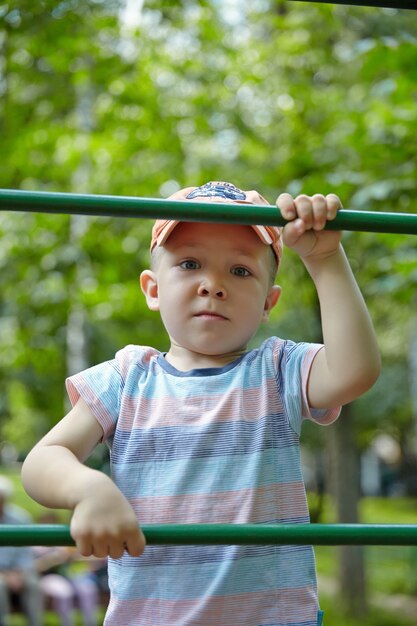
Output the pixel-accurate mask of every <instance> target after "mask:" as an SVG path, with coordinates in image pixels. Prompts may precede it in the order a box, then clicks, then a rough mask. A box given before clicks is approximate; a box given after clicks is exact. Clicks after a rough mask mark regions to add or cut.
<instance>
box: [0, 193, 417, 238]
mask: <svg viewBox="0 0 417 626" xmlns="http://www.w3.org/2000/svg"><path fill="white" fill-rule="evenodd" d="M0 211H29V212H35V213H58V214H74V215H90V216H106V217H109V216H110V217H132V218H151V219H155V218H163V219H177V220H182V221H185V222H224V223H231V224H265V225H271V226H272V225H276V226H284V224H286V221H285V220H284V219H283V217H282V216H281V214H280V212H279V211H278V209H277V207H276V206H274V205H264V204H259V205H257V204H234V203H219V202H211V203H210V202H194V201H192V202H191V201H189V200H184V201H179V200H165V199H161V198H132V197H127V196H107V195H89V194H72V193H58V192H49V191H21V190H17V189H0ZM326 229H328V230H351V231H368V232H375V233H393V234H402V235H407V234H408V235H417V215H415V214H412V213H383V212H377V211H346V210H342V211H339V213H338V215H337V217H336V219H335V220H333V221H331V222H327V224H326Z"/></svg>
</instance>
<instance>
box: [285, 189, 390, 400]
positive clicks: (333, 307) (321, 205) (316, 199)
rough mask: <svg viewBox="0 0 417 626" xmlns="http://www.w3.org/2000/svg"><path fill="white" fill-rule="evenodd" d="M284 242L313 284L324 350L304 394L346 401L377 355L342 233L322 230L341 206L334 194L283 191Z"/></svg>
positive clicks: (364, 383)
mask: <svg viewBox="0 0 417 626" xmlns="http://www.w3.org/2000/svg"><path fill="white" fill-rule="evenodd" d="M277 204H278V206H279V207H280V209H281V212H282V214H283V216H284V218H285V219H289V220H292V221H291V222H290V223H289V224H287V225H286V226H285V227H284V229H283V241H284V243H285V244H286V245H287V246H289V247H291V248H293V249H294V250H295V251H296V252H297V253H298V254H299V255H300V257H301V258H302V260H303V262H304V264H305V266H306V268H307V270H308V272H309V274H310V276H311V278H312V279H313V281H314V284H315V286H316V289H317V293H318V297H319V301H320V310H321V320H322V331H323V341H324V349H323V350H321V351H320V352H318V354H317V355H316V357H315V359H314V361H313V364H312V366H311V371H310V377H309V381H308V389H307V393H308V399H309V403H310V406H311V407H313V408H318V409H320V408H330V407H334V406H337V405H340V404H347V403H348V402H351V401H352V400H354V399H355V398H357V397H358V396H360V395H361V394H363V393H364V392H365V391H367V390H368V389H369V388H370V387H371V386H372V385H373V384H374V382H375V381H376V379H377V378H378V375H379V372H380V356H379V350H378V346H377V342H376V337H375V333H374V329H373V326H372V322H371V319H370V316H369V313H368V310H367V308H366V304H365V302H364V299H363V297H362V295H361V293H360V290H359V287H358V285H357V283H356V280H355V278H354V276H353V273H352V270H351V268H350V265H349V262H348V260H347V258H346V255H345V253H344V251H343V248H342V246H341V244H340V237H341V233H340V232H338V231H323V230H322V229H323V227H324V225H325V223H326V221H327V219H333V218H334V217H335V215H336V213H337V210H338V209H339V208H340V207H341V204H340V200H339V198H338V197H337V196H335V195H333V194H329V195H328V196H326V197H324V196H322V195H319V194H317V195H315V196H312V197H309V196H298V197H297V198H296V199H295V200H294V199H293V198H292V197H291V196H290V195H289V194H282V195H281V196H280V197H279V198H278V200H277Z"/></svg>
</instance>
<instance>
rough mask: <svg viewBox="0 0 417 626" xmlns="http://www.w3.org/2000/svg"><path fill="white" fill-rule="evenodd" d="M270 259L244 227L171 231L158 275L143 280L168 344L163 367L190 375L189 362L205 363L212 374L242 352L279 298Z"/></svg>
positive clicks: (181, 226)
mask: <svg viewBox="0 0 417 626" xmlns="http://www.w3.org/2000/svg"><path fill="white" fill-rule="evenodd" d="M271 254H272V251H271V249H270V248H269V246H267V245H265V244H264V243H262V242H261V241H260V239H259V238H258V236H257V235H256V233H255V232H254V231H253V230H252V228H250V227H249V226H235V225H229V224H206V223H185V222H183V223H181V224H179V225H178V226H177V227H176V228H175V230H174V231H173V233H172V234H171V235H170V237H169V239H168V240H167V241H166V243H165V244H164V247H163V248H162V249H160V250H158V260H157V264H156V267H155V270H154V271H150V270H147V271H145V272H143V273H142V275H141V286H142V290H143V291H144V293H145V295H146V298H147V303H148V306H149V308H150V309H151V310H155V311H160V314H161V317H162V321H163V323H164V325H165V328H166V329H167V332H168V334H169V337H170V340H171V349H170V351H169V352H168V355H167V358H168V360H171V362H173V364H174V365H175V366H176V367H177V368H179V369H181V365H182V364H183V366H184V369H189V366H190V363H192V362H193V355H194V357H195V358H194V360H195V361H196V362H197V361H201V358H200V357H201V356H206V357H209V358H208V359H207V362H208V363H210V364H212V365H213V366H215V365H216V364H218V365H222V364H225V363H227V362H230V361H232V360H234V359H235V358H236V356H237V355H239V354H241V353H242V352H244V351H245V350H246V346H247V343H248V341H249V340H250V338H251V337H252V336H253V334H254V333H255V332H256V330H257V328H258V326H259V324H260V323H261V322H262V321H266V320H267V319H268V315H269V311H270V310H271V308H272V307H273V306H274V305H275V304H276V302H277V300H278V297H279V294H280V288H279V287H278V286H276V285H274V286H271V284H270V265H271V261H270V255H271ZM173 355H175V358H170V357H171V356H173ZM181 355H182V356H183V357H184V360H183V361H182V360H181ZM196 367H198V365H196Z"/></svg>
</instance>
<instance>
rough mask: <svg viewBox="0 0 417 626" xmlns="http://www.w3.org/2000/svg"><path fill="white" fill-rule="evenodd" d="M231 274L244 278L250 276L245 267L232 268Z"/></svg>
mask: <svg viewBox="0 0 417 626" xmlns="http://www.w3.org/2000/svg"><path fill="white" fill-rule="evenodd" d="M232 274H234V275H235V276H242V277H246V276H250V271H249V270H247V269H246V267H234V268H233V269H232Z"/></svg>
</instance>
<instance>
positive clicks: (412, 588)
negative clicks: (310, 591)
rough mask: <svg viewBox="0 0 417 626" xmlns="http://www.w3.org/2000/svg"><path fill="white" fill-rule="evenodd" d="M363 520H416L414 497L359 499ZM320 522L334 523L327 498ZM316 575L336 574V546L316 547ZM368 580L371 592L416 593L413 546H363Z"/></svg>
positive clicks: (379, 522) (410, 522) (416, 510)
mask: <svg viewBox="0 0 417 626" xmlns="http://www.w3.org/2000/svg"><path fill="white" fill-rule="evenodd" d="M360 519H361V522H363V523H364V524H415V523H416V520H417V500H416V499H412V498H391V499H387V498H364V499H363V500H362V501H361V503H360ZM322 521H323V523H334V521H335V516H334V510H333V508H332V504H331V501H330V499H327V500H326V505H325V510H324V516H323V520H322ZM315 552H316V559H317V572H318V574H319V576H320V575H321V576H324V577H326V578H331V579H334V578H335V577H336V576H337V552H338V548H337V547H331V546H317V547H316V548H315ZM364 558H365V564H366V572H367V584H368V589H369V592H370V593H371V594H376V593H383V594H399V593H401V594H408V595H416V594H417V568H416V565H415V564H416V560H417V547H416V546H365V547H364Z"/></svg>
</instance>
